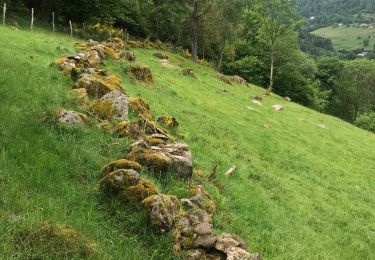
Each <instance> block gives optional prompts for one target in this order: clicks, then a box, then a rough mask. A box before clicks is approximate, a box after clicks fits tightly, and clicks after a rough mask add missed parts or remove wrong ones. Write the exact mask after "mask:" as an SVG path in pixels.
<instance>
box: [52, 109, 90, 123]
mask: <svg viewBox="0 0 375 260" xmlns="http://www.w3.org/2000/svg"><path fill="white" fill-rule="evenodd" d="M57 121H58V122H59V123H61V124H64V125H69V126H73V127H84V126H87V125H88V124H89V119H88V117H87V116H86V115H84V114H82V113H78V112H75V111H68V110H65V109H60V110H58V111H57Z"/></svg>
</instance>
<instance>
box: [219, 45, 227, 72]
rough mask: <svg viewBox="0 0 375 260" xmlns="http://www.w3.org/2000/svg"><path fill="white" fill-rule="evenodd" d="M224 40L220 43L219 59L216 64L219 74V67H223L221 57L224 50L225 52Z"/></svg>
mask: <svg viewBox="0 0 375 260" xmlns="http://www.w3.org/2000/svg"><path fill="white" fill-rule="evenodd" d="M225 42H226V41H225V40H223V41H222V43H221V46H220V47H221V50H220V57H219V62H218V64H217V70H218V71H219V72H221V67H222V66H223V56H224V50H225Z"/></svg>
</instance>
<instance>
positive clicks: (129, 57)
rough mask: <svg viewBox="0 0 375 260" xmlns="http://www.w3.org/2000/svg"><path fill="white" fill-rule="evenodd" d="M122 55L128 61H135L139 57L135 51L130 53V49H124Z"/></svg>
mask: <svg viewBox="0 0 375 260" xmlns="http://www.w3.org/2000/svg"><path fill="white" fill-rule="evenodd" d="M121 57H122V58H125V59H127V60H128V61H135V60H136V59H137V57H136V56H135V54H134V52H133V53H130V52H129V51H124V52H123V53H122V54H121Z"/></svg>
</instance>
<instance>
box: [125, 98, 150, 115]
mask: <svg viewBox="0 0 375 260" xmlns="http://www.w3.org/2000/svg"><path fill="white" fill-rule="evenodd" d="M129 107H130V110H132V111H133V112H135V113H137V114H138V115H140V116H143V117H145V118H147V119H149V120H152V119H153V116H152V113H151V111H150V107H149V106H148V104H147V103H146V102H145V101H144V100H143V99H141V98H129Z"/></svg>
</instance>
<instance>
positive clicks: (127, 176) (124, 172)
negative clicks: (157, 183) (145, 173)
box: [100, 169, 140, 193]
mask: <svg viewBox="0 0 375 260" xmlns="http://www.w3.org/2000/svg"><path fill="white" fill-rule="evenodd" d="M139 180H140V178H139V174H138V172H136V171H135V170H133V169H119V170H116V171H114V172H112V173H110V174H108V175H106V176H105V177H104V178H103V179H102V180H101V181H100V184H101V187H102V189H103V190H104V191H106V192H110V193H118V192H121V191H123V190H125V189H127V188H128V187H130V186H135V185H137V184H138V182H139Z"/></svg>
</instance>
